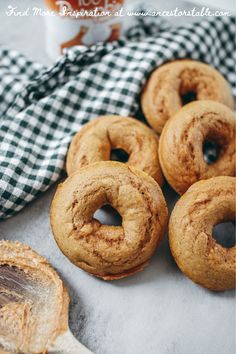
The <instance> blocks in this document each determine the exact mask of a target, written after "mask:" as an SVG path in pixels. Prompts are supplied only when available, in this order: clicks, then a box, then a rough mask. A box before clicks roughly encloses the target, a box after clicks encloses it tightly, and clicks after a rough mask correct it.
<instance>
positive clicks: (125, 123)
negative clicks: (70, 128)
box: [66, 115, 163, 185]
mask: <svg viewBox="0 0 236 354" xmlns="http://www.w3.org/2000/svg"><path fill="white" fill-rule="evenodd" d="M112 149H123V150H125V151H126V152H127V153H128V154H129V159H128V162H127V164H128V165H129V166H134V167H136V168H138V169H140V170H142V171H144V172H146V173H147V174H149V175H150V176H151V177H153V178H154V179H155V180H156V181H157V182H158V183H159V184H160V185H161V184H162V183H163V177H162V173H161V168H160V165H159V160H158V137H157V136H156V134H155V133H154V132H153V131H152V130H151V129H150V128H148V127H147V126H146V125H145V124H143V123H141V122H139V121H138V120H137V119H133V118H130V117H120V116H115V115H111V116H102V117H98V118H97V119H95V120H93V121H91V122H90V123H87V124H86V125H84V126H83V127H82V129H81V130H80V131H79V132H78V133H77V134H76V135H75V136H74V138H73V140H72V142H71V144H70V147H69V151H68V155H67V163H66V169H67V173H68V175H70V174H71V173H73V172H75V171H77V170H78V169H79V168H81V167H83V166H86V165H88V164H90V163H93V162H99V161H107V160H110V154H111V151H112Z"/></svg>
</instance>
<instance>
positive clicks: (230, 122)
mask: <svg viewBox="0 0 236 354" xmlns="http://www.w3.org/2000/svg"><path fill="white" fill-rule="evenodd" d="M235 123H236V116H235V113H234V112H233V111H231V110H230V109H229V108H228V107H226V106H225V105H223V104H221V103H218V102H214V101H196V102H192V103H189V104H188V105H186V106H184V107H183V108H182V109H181V110H180V111H179V112H178V113H176V114H175V115H174V116H173V117H172V118H171V119H170V120H169V121H168V123H167V124H166V125H165V127H164V129H163V131H162V134H161V138H160V143H159V159H160V163H161V167H162V171H163V173H164V175H165V177H166V179H167V181H168V182H169V184H170V185H171V186H172V187H173V188H174V189H175V191H176V192H178V193H179V194H183V193H184V192H185V191H186V190H187V189H188V188H189V187H190V186H191V185H192V184H193V183H195V182H196V181H198V180H201V179H207V178H210V177H214V176H234V174H235V132H236V131H235V128H236V126H235ZM209 142H212V143H214V144H215V146H216V148H217V150H218V156H216V161H215V162H213V163H209V162H210V161H207V160H206V156H204V147H205V146H207V144H208V143H209Z"/></svg>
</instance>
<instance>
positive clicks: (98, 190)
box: [51, 161, 168, 279]
mask: <svg viewBox="0 0 236 354" xmlns="http://www.w3.org/2000/svg"><path fill="white" fill-rule="evenodd" d="M106 204H109V205H111V206H112V207H113V208H115V209H116V210H117V211H118V212H119V214H120V215H121V217H122V225H121V226H108V225H103V224H101V223H100V222H99V221H98V220H96V219H95V218H94V217H93V215H94V213H95V211H96V210H97V209H99V208H100V207H102V206H103V205H106ZM167 217H168V213H167V207H166V203H165V199H164V197H163V194H162V191H161V189H160V187H159V185H158V184H157V183H156V182H155V181H154V179H153V178H151V177H150V176H149V175H147V174H146V173H144V172H143V171H140V170H137V169H135V168H133V167H130V166H127V165H125V164H122V163H119V162H111V161H109V162H98V163H94V164H90V165H88V166H86V167H83V168H81V169H80V170H78V171H77V172H75V173H74V174H72V175H71V176H70V177H69V178H67V179H66V181H65V182H64V183H63V184H61V185H59V187H58V189H57V191H56V194H55V196H54V199H53V201H52V206H51V226H52V231H53V234H54V237H55V239H56V242H57V243H58V245H59V247H60V248H61V250H62V252H63V253H64V254H65V255H66V256H67V257H68V258H69V259H70V260H71V261H72V262H73V263H74V264H76V265H77V266H79V267H81V268H82V269H84V270H85V271H87V272H89V273H92V274H94V275H96V276H100V277H102V278H104V279H116V278H121V277H124V276H127V275H129V274H132V273H135V272H137V271H139V270H142V269H143V267H144V265H145V264H146V263H147V261H148V260H149V258H150V257H151V255H152V254H153V252H154V250H155V248H156V247H157V245H158V243H159V242H160V241H161V239H162V238H163V235H164V231H165V228H166V224H167Z"/></svg>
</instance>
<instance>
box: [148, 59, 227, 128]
mask: <svg viewBox="0 0 236 354" xmlns="http://www.w3.org/2000/svg"><path fill="white" fill-rule="evenodd" d="M190 100H191V101H193V100H213V101H218V102H221V103H223V104H225V105H226V106H228V107H229V108H232V109H233V106H234V101H233V96H232V94H231V90H230V87H229V85H228V83H227V81H226V80H225V79H224V77H223V76H222V75H221V74H220V73H219V72H218V71H217V70H215V69H214V68H213V67H211V66H209V65H207V64H203V63H201V62H198V61H194V60H187V59H185V60H175V61H173V62H169V63H167V64H164V65H162V66H161V67H159V68H158V69H156V70H155V71H154V72H153V73H152V74H151V76H150V78H149V80H148V82H147V84H146V86H145V88H144V90H143V94H142V98H141V104H142V110H143V113H144V115H145V117H146V119H147V121H148V122H149V124H150V125H151V126H152V127H153V129H154V130H155V131H157V132H158V133H161V131H162V129H163V127H164V125H165V123H166V122H167V121H168V119H169V118H170V117H172V116H173V115H174V114H175V113H176V112H178V110H179V109H180V108H181V107H182V106H183V105H184V104H185V103H187V102H190Z"/></svg>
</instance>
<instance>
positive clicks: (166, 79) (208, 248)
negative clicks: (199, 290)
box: [51, 60, 236, 290]
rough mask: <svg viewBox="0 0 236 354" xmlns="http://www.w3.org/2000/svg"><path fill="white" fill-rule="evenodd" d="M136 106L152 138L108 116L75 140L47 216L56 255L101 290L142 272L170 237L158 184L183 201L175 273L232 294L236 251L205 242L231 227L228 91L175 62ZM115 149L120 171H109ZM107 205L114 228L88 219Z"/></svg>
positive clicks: (203, 68) (175, 227) (176, 223)
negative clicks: (115, 219)
mask: <svg viewBox="0 0 236 354" xmlns="http://www.w3.org/2000/svg"><path fill="white" fill-rule="evenodd" d="M192 101H193V102H192ZM141 104H142V110H143V113H144V116H145V118H146V120H147V122H148V123H149V125H150V127H151V128H149V127H148V126H147V125H145V124H143V123H141V122H140V121H138V120H137V119H135V118H130V117H121V116H117V115H109V116H102V117H97V118H96V119H94V120H93V121H91V122H90V123H88V124H86V125H84V126H83V127H82V128H81V130H80V131H79V132H78V133H77V134H76V135H75V136H74V137H73V140H72V142H71V144H70V147H69V150H68V155H67V162H66V170H67V173H68V178H67V179H66V180H65V181H64V182H63V183H62V184H60V185H59V186H58V189H57V191H56V194H55V196H54V198H53V201H52V206H51V226H52V231H53V234H54V237H55V240H56V242H57V244H58V246H59V247H60V249H61V250H62V252H63V253H64V254H65V255H66V256H67V257H68V258H69V259H70V260H71V262H73V263H74V264H75V265H77V266H79V267H80V268H82V269H84V270H85V271H87V272H89V273H91V274H93V275H95V276H98V277H101V278H103V279H105V280H113V279H119V278H122V277H126V276H128V275H131V274H133V273H136V272H138V271H140V270H142V269H143V268H144V267H145V265H146V264H147V263H148V261H149V259H150V258H151V256H152V255H153V253H154V251H155V249H156V248H157V247H158V245H159V243H160V242H161V240H162V239H163V236H164V234H165V231H166V229H167V224H168V211H167V205H166V201H165V198H164V196H163V193H162V190H161V187H162V185H163V182H164V177H165V179H166V180H167V182H168V183H169V185H170V186H171V187H172V188H173V189H174V190H175V191H176V192H177V193H178V194H180V195H181V197H180V199H179V200H178V202H177V203H176V205H175V207H174V210H173V212H172V214H171V216H170V222H169V244H170V249H171V252H172V255H173V257H174V259H175V261H176V263H177V265H178V266H179V268H180V269H181V270H182V272H183V273H185V274H186V275H187V276H188V277H189V278H191V279H192V280H193V281H194V282H196V283H198V284H200V285H202V286H204V287H206V288H208V289H211V290H226V289H231V288H234V287H235V276H236V248H235V246H234V247H231V248H229V249H227V248H224V247H223V246H221V245H220V244H218V243H217V242H216V241H215V239H214V238H213V235H212V233H213V227H214V226H215V225H216V224H218V223H221V222H224V221H233V220H234V217H235V188H236V180H235V177H234V174H235V122H236V117H235V114H234V112H233V105H234V102H233V97H232V94H231V91H230V88H229V85H228V83H227V82H226V80H225V79H224V78H223V76H222V75H221V74H220V73H219V72H218V71H216V70H215V69H213V68H212V67H210V66H208V65H206V64H204V63H201V62H196V61H192V60H177V61H173V62H170V63H166V64H164V65H163V66H161V67H160V68H157V69H156V70H155V71H154V72H153V73H152V74H151V76H150V78H149V79H148V81H147V83H146V85H145V87H144V89H143V92H142V96H141ZM116 149H121V150H122V151H124V152H125V153H126V154H127V155H128V159H127V162H125V163H124V162H123V163H122V162H115V161H111V153H112V152H113V151H114V150H116ZM163 176H164V177H163ZM105 205H110V206H112V207H113V208H114V209H116V210H117V211H118V212H119V214H120V215H121V217H122V224H121V225H120V226H111V225H104V224H102V223H101V222H100V221H99V220H97V219H96V218H95V217H94V213H95V212H96V211H97V210H98V209H100V208H101V207H103V206H105Z"/></svg>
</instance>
